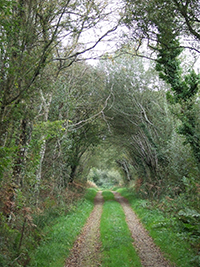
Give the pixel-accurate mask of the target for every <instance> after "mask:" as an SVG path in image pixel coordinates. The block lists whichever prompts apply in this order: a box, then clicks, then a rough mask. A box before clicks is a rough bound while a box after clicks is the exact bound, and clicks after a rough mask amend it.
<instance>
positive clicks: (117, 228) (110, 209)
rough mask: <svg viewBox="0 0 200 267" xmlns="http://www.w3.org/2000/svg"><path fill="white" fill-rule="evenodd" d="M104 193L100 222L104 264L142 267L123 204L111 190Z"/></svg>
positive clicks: (106, 265)
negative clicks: (116, 199) (115, 197)
mask: <svg viewBox="0 0 200 267" xmlns="http://www.w3.org/2000/svg"><path fill="white" fill-rule="evenodd" d="M102 194H103V197H104V200H105V202H104V205H103V214H102V217H101V224H100V233H101V241H102V251H103V252H102V253H103V262H102V266H103V267H108V266H109V267H116V266H120V267H132V266H134V267H141V266H142V265H141V263H140V260H139V257H138V255H137V253H136V251H135V249H134V247H133V245H132V242H133V240H132V238H131V233H130V230H129V228H128V226H127V223H126V221H125V215H124V212H123V209H122V207H121V205H120V204H119V203H118V202H116V201H115V200H114V196H113V194H112V193H111V192H109V191H104V192H103V193H102Z"/></svg>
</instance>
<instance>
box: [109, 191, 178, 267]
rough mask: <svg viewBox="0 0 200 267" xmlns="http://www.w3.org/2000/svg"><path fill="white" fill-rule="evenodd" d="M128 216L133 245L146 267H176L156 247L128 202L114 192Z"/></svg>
mask: <svg viewBox="0 0 200 267" xmlns="http://www.w3.org/2000/svg"><path fill="white" fill-rule="evenodd" d="M113 194H114V195H115V199H116V201H118V202H119V203H120V204H121V205H122V208H123V210H124V213H125V215H126V221H127V224H128V227H129V229H130V231H131V234H132V237H133V240H134V242H133V245H134V247H135V248H136V250H137V252H138V255H139V257H140V260H141V263H142V265H143V266H144V267H172V266H173V267H174V266H175V265H170V263H169V262H168V261H167V260H166V259H165V258H164V256H163V254H162V252H161V251H160V249H159V248H158V247H157V246H156V245H155V243H154V241H153V239H152V238H151V237H150V236H149V234H148V232H147V230H146V229H145V228H144V227H143V225H142V224H141V222H140V221H139V219H138V218H137V216H136V214H135V213H134V211H133V210H132V208H131V206H130V204H129V203H128V201H127V200H126V199H125V198H124V197H122V196H121V195H120V194H119V193H117V192H113Z"/></svg>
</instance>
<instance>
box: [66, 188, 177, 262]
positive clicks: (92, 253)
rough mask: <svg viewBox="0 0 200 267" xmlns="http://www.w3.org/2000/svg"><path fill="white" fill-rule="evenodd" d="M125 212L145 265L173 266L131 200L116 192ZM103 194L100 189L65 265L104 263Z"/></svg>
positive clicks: (135, 244)
mask: <svg viewBox="0 0 200 267" xmlns="http://www.w3.org/2000/svg"><path fill="white" fill-rule="evenodd" d="M113 194H114V196H115V200H116V201H118V202H119V203H120V204H121V206H122V208H123V210H124V213H125V216H126V222H127V224H128V227H129V229H130V231H131V235H132V238H133V246H134V247H135V249H136V251H137V253H138V255H139V257H140V260H141V263H142V266H143V267H172V266H175V265H171V264H170V263H169V262H168V261H167V260H166V259H165V258H164V256H163V254H162V252H161V251H160V249H159V248H158V247H157V246H156V245H155V244H154V242H153V239H152V238H151V237H150V236H149V234H148V232H147V230H146V229H145V228H144V227H143V225H142V224H141V222H140V221H139V219H138V218H137V215H136V214H135V213H134V211H133V210H132V208H131V206H130V205H129V203H128V201H127V200H126V199H125V198H124V197H122V196H121V195H120V194H119V193H117V192H113ZM103 203H104V200H103V197H102V194H101V192H98V193H97V195H96V197H95V201H94V204H95V206H94V209H93V211H92V213H91V215H90V217H89V218H88V220H87V222H86V224H85V226H84V227H83V229H82V232H81V234H80V235H79V237H78V238H77V240H76V241H75V243H74V246H73V248H72V250H71V253H70V256H69V258H67V260H66V263H65V267H98V266H102V249H101V241H100V220H101V214H102V210H103Z"/></svg>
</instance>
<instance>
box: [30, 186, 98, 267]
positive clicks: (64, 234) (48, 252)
mask: <svg viewBox="0 0 200 267" xmlns="http://www.w3.org/2000/svg"><path fill="white" fill-rule="evenodd" d="M95 195H96V190H95V189H89V190H88V191H87V194H86V196H85V199H84V200H83V201H80V202H79V203H78V204H77V208H76V209H75V210H73V212H70V213H69V214H68V215H67V216H63V217H59V218H58V219H57V220H56V224H54V225H53V226H51V227H48V226H46V227H45V229H44V234H45V238H44V240H43V241H42V242H41V245H40V246H39V247H38V248H37V250H36V251H35V252H34V255H32V260H31V263H30V265H29V266H32V267H63V266H64V263H65V259H66V258H67V256H69V250H70V248H71V247H72V246H73V243H74V241H75V240H76V238H77V236H78V234H79V233H80V231H81V229H82V227H83V226H84V224H85V222H86V220H87V218H88V217H89V215H90V213H91V211H92V209H93V207H94V204H93V202H94V197H95Z"/></svg>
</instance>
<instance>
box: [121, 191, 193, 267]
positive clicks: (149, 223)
mask: <svg viewBox="0 0 200 267" xmlns="http://www.w3.org/2000/svg"><path fill="white" fill-rule="evenodd" d="M117 191H118V192H119V193H120V194H121V195H122V196H124V197H126V198H127V199H128V201H129V203H130V204H131V206H132V208H133V210H134V211H135V212H136V213H137V215H138V217H139V218H140V219H141V222H142V223H143V224H144V226H145V228H146V229H147V230H148V231H149V234H150V235H151V236H152V237H153V239H154V241H155V243H156V244H157V245H158V246H159V247H160V248H161V250H162V251H163V252H164V253H165V255H166V258H168V259H169V260H170V261H171V262H174V263H175V264H176V266H180V267H192V266H194V267H197V266H196V265H195V264H193V263H192V262H193V259H194V257H195V255H194V253H193V251H192V250H191V247H190V245H189V243H188V242H187V241H186V240H185V238H184V236H183V235H181V234H180V232H179V231H177V228H176V223H175V221H174V220H173V218H169V217H166V216H165V215H164V213H163V212H162V211H160V210H159V209H156V208H155V207H152V206H151V203H150V202H149V201H148V200H143V199H138V198H137V197H136V196H135V195H134V193H133V192H132V193H131V192H129V191H128V190H127V189H125V188H122V189H119V190H117Z"/></svg>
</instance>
